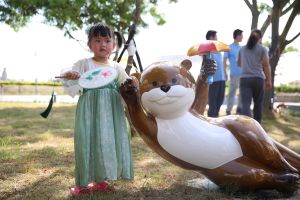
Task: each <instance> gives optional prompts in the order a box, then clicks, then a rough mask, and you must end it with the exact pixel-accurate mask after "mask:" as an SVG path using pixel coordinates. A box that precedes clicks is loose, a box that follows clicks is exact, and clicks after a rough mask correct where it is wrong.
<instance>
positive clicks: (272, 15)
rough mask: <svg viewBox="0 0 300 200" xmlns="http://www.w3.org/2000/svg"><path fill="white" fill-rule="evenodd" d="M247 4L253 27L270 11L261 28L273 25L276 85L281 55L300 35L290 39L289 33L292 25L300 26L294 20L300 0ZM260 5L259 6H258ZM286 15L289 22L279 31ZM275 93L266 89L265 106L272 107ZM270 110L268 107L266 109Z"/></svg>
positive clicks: (272, 68) (272, 53) (272, 47)
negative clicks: (269, 3)
mask: <svg viewBox="0 0 300 200" xmlns="http://www.w3.org/2000/svg"><path fill="white" fill-rule="evenodd" d="M244 1H245V3H246V5H247V6H248V7H249V9H250V11H251V13H252V22H251V29H254V28H258V27H257V24H258V20H259V15H260V14H261V13H262V12H268V16H267V18H266V19H265V20H264V23H263V25H262V27H261V28H260V29H261V30H262V31H263V32H265V31H266V30H267V28H268V27H269V25H271V44H270V46H269V47H270V48H269V56H270V65H271V75H272V81H273V85H274V79H275V71H276V67H277V65H278V62H279V59H280V55H281V54H282V53H284V52H286V51H291V50H292V49H286V47H287V45H289V44H291V43H292V42H293V41H294V40H296V39H297V38H298V37H299V36H300V32H298V33H297V34H296V35H295V36H293V37H292V38H290V39H288V38H287V35H288V33H289V31H290V30H291V28H292V27H299V25H296V24H295V23H293V22H294V20H295V18H296V17H297V16H299V14H300V1H299V0H272V3H273V5H272V6H269V5H268V4H263V3H260V4H258V2H257V0H252V4H251V3H250V2H249V0H244ZM258 5H259V6H258ZM284 15H288V19H287V22H286V23H285V24H282V23H281V25H284V27H283V29H282V32H281V33H279V23H280V18H281V17H282V16H284ZM272 97H273V94H272V92H271V91H266V93H265V97H264V98H265V99H264V108H272V107H273V105H272V103H271V102H272V101H271V99H272ZM265 112H268V109H265Z"/></svg>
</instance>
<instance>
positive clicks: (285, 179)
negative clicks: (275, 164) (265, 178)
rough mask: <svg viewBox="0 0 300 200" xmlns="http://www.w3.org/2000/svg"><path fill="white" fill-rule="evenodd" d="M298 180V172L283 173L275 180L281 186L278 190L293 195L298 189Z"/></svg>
mask: <svg viewBox="0 0 300 200" xmlns="http://www.w3.org/2000/svg"><path fill="white" fill-rule="evenodd" d="M298 181H299V175H298V174H282V175H278V176H276V177H275V182H276V183H277V184H278V186H279V187H278V188H277V190H278V191H279V192H282V193H284V194H286V195H292V194H293V193H294V192H295V191H296V190H298V188H299V185H298Z"/></svg>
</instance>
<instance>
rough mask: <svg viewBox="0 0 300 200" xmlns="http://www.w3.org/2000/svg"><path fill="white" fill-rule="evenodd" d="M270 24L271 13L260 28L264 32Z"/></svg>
mask: <svg viewBox="0 0 300 200" xmlns="http://www.w3.org/2000/svg"><path fill="white" fill-rule="evenodd" d="M270 24H271V15H268V17H267V18H266V20H265V22H264V23H263V25H262V26H261V29H260V30H261V31H262V32H263V34H264V33H265V32H266V30H267V28H268V26H269V25H270Z"/></svg>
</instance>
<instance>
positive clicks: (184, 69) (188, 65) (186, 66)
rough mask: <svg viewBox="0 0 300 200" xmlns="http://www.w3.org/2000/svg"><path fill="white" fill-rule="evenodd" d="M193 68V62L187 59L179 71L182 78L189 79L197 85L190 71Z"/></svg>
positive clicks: (181, 64)
mask: <svg viewBox="0 0 300 200" xmlns="http://www.w3.org/2000/svg"><path fill="white" fill-rule="evenodd" d="M191 67H192V61H190V60H189V59H185V60H183V61H182V62H181V63H180V69H179V71H180V74H181V75H182V76H184V77H187V79H188V80H189V81H190V82H191V83H193V84H195V83H196V81H195V79H194V77H193V75H192V74H191V73H190V71H189V70H190V69H191Z"/></svg>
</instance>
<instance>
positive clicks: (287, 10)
mask: <svg viewBox="0 0 300 200" xmlns="http://www.w3.org/2000/svg"><path fill="white" fill-rule="evenodd" d="M296 1H297V0H295V1H294V2H293V3H291V4H290V6H289V7H287V8H286V9H285V10H284V11H282V13H281V16H282V15H285V14H286V13H288V12H289V11H290V10H291V9H292V8H293V7H294V6H295V4H296Z"/></svg>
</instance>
